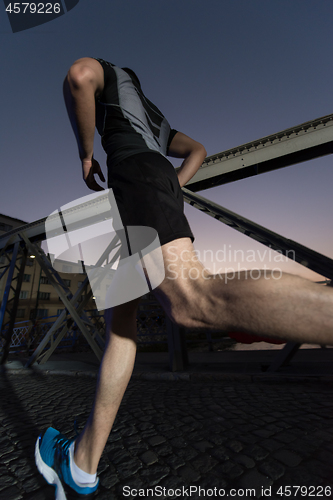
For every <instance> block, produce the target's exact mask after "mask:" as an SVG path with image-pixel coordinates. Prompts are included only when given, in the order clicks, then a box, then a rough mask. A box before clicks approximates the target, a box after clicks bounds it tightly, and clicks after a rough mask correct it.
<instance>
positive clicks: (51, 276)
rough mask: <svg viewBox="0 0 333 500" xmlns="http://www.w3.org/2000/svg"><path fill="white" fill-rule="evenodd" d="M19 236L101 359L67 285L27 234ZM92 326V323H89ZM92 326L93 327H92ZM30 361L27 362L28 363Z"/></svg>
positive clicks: (98, 349) (100, 354)
mask: <svg viewBox="0 0 333 500" xmlns="http://www.w3.org/2000/svg"><path fill="white" fill-rule="evenodd" d="M19 235H20V237H21V238H22V240H23V241H24V242H25V244H26V246H27V248H28V250H29V252H31V253H33V254H34V255H35V257H36V259H37V261H38V264H39V265H40V266H41V268H42V269H43V271H44V273H45V276H46V277H47V278H48V280H49V281H50V283H51V284H52V285H53V287H54V289H55V290H56V292H57V293H58V295H59V297H60V298H61V300H62V303H63V304H64V306H65V308H66V309H67V310H68V312H69V314H70V315H71V317H72V318H73V320H74V321H75V323H76V324H77V326H78V327H79V329H80V331H81V332H82V334H83V335H84V337H85V338H86V340H87V342H88V344H89V345H90V347H91V348H92V350H93V351H94V353H95V355H96V357H97V359H99V360H101V359H102V351H101V350H100V348H99V347H98V345H97V344H96V342H95V340H94V339H93V337H92V335H91V333H90V332H89V331H88V330H87V328H86V326H85V324H84V322H83V320H82V318H81V317H80V315H79V314H78V312H77V310H76V309H75V307H74V305H73V304H72V303H71V301H70V299H71V298H72V294H71V292H70V291H69V289H68V287H66V285H65V284H64V283H63V281H62V279H61V277H60V276H59V274H58V273H57V272H56V271H55V270H54V269H53V268H52V266H51V264H50V262H49V261H48V260H47V258H46V256H45V255H42V254H41V253H40V251H39V249H38V248H37V247H36V246H34V245H33V243H31V241H29V239H28V238H27V236H26V235H25V234H24V232H22V233H19ZM91 326H92V327H93V325H92V324H91ZM93 328H94V327H93ZM30 364H31V363H29V365H30Z"/></svg>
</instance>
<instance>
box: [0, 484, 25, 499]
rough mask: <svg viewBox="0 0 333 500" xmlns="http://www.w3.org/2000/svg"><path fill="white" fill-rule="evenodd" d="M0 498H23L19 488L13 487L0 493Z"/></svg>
mask: <svg viewBox="0 0 333 500" xmlns="http://www.w3.org/2000/svg"><path fill="white" fill-rule="evenodd" d="M1 498H3V499H4V500H20V499H21V498H23V496H22V492H21V491H20V490H19V488H18V487H17V486H16V485H15V486H10V487H9V488H6V489H4V490H2V491H1Z"/></svg>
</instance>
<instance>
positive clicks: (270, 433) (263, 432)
mask: <svg viewBox="0 0 333 500" xmlns="http://www.w3.org/2000/svg"><path fill="white" fill-rule="evenodd" d="M253 434H255V435H256V436H259V437H261V438H270V437H271V436H274V434H276V432H275V431H270V430H268V429H267V428H266V429H258V430H255V431H253Z"/></svg>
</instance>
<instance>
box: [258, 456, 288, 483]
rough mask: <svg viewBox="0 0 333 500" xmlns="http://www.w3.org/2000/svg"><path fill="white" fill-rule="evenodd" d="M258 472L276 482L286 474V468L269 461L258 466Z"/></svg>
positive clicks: (274, 461)
mask: <svg viewBox="0 0 333 500" xmlns="http://www.w3.org/2000/svg"><path fill="white" fill-rule="evenodd" d="M258 470H259V471H260V472H261V473H262V474H264V475H265V476H268V477H270V478H271V479H273V480H274V481H276V480H277V479H279V478H280V477H282V476H283V474H284V473H285V470H286V469H285V467H284V466H283V465H282V464H281V463H279V462H277V461H276V460H267V461H265V462H264V463H262V464H260V465H259V466H258Z"/></svg>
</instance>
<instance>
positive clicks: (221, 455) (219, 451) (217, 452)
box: [209, 446, 230, 462]
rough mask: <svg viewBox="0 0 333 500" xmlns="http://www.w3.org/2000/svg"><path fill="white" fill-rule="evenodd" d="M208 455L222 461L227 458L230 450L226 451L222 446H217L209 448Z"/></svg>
mask: <svg viewBox="0 0 333 500" xmlns="http://www.w3.org/2000/svg"><path fill="white" fill-rule="evenodd" d="M209 453H210V455H212V456H213V457H215V458H216V459H217V460H219V461H221V462H224V461H225V460H228V459H229V456H230V451H228V450H227V449H226V448H224V446H219V447H218V448H214V449H213V450H211V451H210V452H209Z"/></svg>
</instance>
